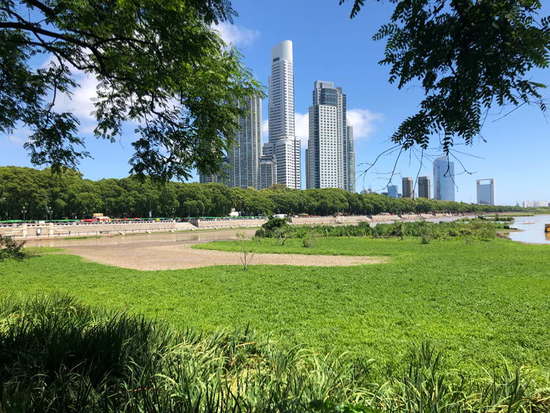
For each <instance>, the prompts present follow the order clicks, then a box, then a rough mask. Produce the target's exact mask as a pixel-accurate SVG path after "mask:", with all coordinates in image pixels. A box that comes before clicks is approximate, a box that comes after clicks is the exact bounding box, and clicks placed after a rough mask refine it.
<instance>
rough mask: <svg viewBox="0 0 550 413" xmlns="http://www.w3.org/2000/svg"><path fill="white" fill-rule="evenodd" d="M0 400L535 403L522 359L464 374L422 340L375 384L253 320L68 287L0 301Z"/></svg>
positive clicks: (458, 408) (325, 407) (221, 404)
mask: <svg viewBox="0 0 550 413" xmlns="http://www.w3.org/2000/svg"><path fill="white" fill-rule="evenodd" d="M0 382H1V392H0V411H2V412H11V411H18V412H23V411H33V412H61V411H63V412H96V411H97V412H100V411H101V412H354V411H356V412H442V413H446V412H449V413H451V412H457V413H458V412H543V411H547V410H544V409H548V408H549V407H550V404H549V399H548V397H547V395H546V398H545V395H544V394H543V393H538V392H537V391H536V390H535V389H534V387H533V384H532V383H531V382H530V381H529V380H528V378H526V376H525V375H524V372H522V371H521V370H509V369H508V368H506V367H504V368H503V369H502V371H501V372H500V373H498V374H492V375H488V376H487V378H486V380H481V381H479V380H476V381H473V380H468V379H467V378H466V376H461V375H460V374H458V373H454V372H452V370H449V369H448V368H447V366H444V361H443V356H442V354H441V353H439V352H437V351H436V350H435V349H433V348H432V347H431V346H430V345H428V344H423V345H421V346H419V347H417V348H416V349H413V350H411V352H410V354H409V356H408V357H407V359H405V360H403V363H402V365H400V366H397V367H395V368H394V369H392V370H391V371H390V370H388V373H387V377H385V378H384V379H383V380H382V381H380V380H379V382H380V384H378V383H377V382H376V381H375V378H374V376H373V375H372V370H371V362H370V361H365V360H350V359H348V358H346V357H345V356H340V357H337V356H335V355H325V356H321V355H318V354H314V353H313V352H310V351H308V350H306V349H303V348H293V349H282V348H280V347H279V346H277V345H276V344H274V343H272V342H269V341H267V340H261V339H259V338H257V337H255V336H254V334H252V333H251V332H250V331H248V330H244V331H241V332H235V333H231V334H229V333H223V332H222V333H216V334H204V333H198V332H194V331H191V330H188V331H183V332H176V331H173V330H171V329H170V328H168V327H166V326H164V325H162V324H159V323H156V322H151V321H148V320H145V319H144V318H142V317H139V316H132V315H128V314H113V313H108V312H105V311H102V310H97V309H92V308H90V307H87V306H84V305H81V304H79V303H78V302H76V301H75V300H74V299H72V298H69V297H66V296H50V297H45V296H43V297H36V298H31V299H28V300H26V301H21V300H17V299H6V300H4V301H3V302H2V303H1V304H0Z"/></svg>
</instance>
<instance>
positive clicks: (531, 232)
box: [510, 215, 550, 244]
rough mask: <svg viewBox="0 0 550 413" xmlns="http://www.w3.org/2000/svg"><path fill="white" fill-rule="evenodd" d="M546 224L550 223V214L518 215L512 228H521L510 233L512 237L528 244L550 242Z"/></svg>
mask: <svg viewBox="0 0 550 413" xmlns="http://www.w3.org/2000/svg"><path fill="white" fill-rule="evenodd" d="M544 224H550V215H535V216H532V217H516V218H515V219H514V223H513V224H512V225H511V226H512V228H515V229H519V231H517V232H511V233H510V239H511V240H513V241H518V242H526V243H528V244H550V233H545V232H544Z"/></svg>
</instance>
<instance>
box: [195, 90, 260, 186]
mask: <svg viewBox="0 0 550 413" xmlns="http://www.w3.org/2000/svg"><path fill="white" fill-rule="evenodd" d="M244 110H245V114H244V115H243V116H241V117H240V118H239V129H238V131H237V134H236V136H235V139H234V144H233V146H232V147H231V148H230V149H229V150H228V151H227V157H226V158H225V160H224V162H223V165H222V167H221V171H220V173H219V174H218V175H204V174H199V176H200V182H201V183H210V182H216V183H223V184H225V185H228V186H237V187H241V188H248V187H252V188H259V187H260V169H259V163H260V144H261V127H262V101H261V99H260V97H259V96H253V97H250V98H248V99H247V100H246V102H245V104H244Z"/></svg>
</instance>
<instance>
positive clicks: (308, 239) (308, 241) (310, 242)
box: [302, 235, 315, 248]
mask: <svg viewBox="0 0 550 413" xmlns="http://www.w3.org/2000/svg"><path fill="white" fill-rule="evenodd" d="M302 245H303V246H304V248H313V247H314V246H315V239H314V238H313V237H312V236H311V235H306V236H305V237H304V238H302Z"/></svg>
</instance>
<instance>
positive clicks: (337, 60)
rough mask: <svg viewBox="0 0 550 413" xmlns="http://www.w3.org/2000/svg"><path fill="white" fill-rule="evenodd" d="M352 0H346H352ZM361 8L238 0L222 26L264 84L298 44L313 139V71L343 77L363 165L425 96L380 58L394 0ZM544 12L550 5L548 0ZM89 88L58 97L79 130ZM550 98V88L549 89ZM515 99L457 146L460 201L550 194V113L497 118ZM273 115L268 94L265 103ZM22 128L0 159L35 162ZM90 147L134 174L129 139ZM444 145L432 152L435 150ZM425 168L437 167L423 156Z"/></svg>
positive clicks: (302, 106)
mask: <svg viewBox="0 0 550 413" xmlns="http://www.w3.org/2000/svg"><path fill="white" fill-rule="evenodd" d="M349 1H351V0H348V2H349ZM366 4H367V5H366V7H365V9H364V10H363V12H362V13H361V14H360V15H359V16H358V17H357V18H356V19H354V20H350V19H349V7H350V5H349V4H348V5H346V6H338V0H299V1H296V0H294V1H289V0H279V1H277V2H268V1H251V0H233V5H234V7H235V9H236V10H237V11H238V13H239V17H237V18H236V19H235V22H234V25H223V26H222V27H220V28H219V30H220V31H221V32H222V33H223V35H224V37H225V38H226V39H227V40H229V41H231V42H232V43H233V44H234V45H235V46H236V47H237V48H239V49H240V51H241V52H242V54H243V57H244V61H245V64H246V65H247V66H248V67H249V68H250V69H251V70H252V72H253V73H254V75H255V76H256V77H257V79H258V80H260V81H261V82H262V83H264V84H266V83H267V77H268V75H269V70H270V55H271V48H272V47H273V45H275V44H276V43H278V42H280V41H282V40H292V41H293V43H294V70H295V93H296V112H297V115H296V121H297V134H298V135H299V136H300V137H302V138H303V139H304V142H303V144H304V145H305V144H306V142H307V138H306V136H307V117H306V113H307V111H308V107H309V105H310V103H311V92H312V87H313V82H314V81H315V80H329V81H334V82H336V84H337V85H339V86H341V87H342V88H343V89H344V91H345V93H347V95H348V108H349V109H350V114H349V118H350V120H351V122H352V123H353V124H354V125H355V128H356V152H357V171H358V175H359V172H361V171H363V170H365V168H366V164H367V163H370V162H372V161H373V160H374V159H375V158H376V157H377V155H378V154H380V153H381V152H382V151H384V150H385V149H388V148H389V147H390V146H391V143H390V142H389V137H390V136H391V134H392V133H393V131H394V130H395V129H396V128H397V126H398V125H399V123H400V122H401V121H402V120H403V119H404V118H405V117H406V116H408V115H410V114H413V113H415V112H416V108H417V104H418V102H419V101H420V99H421V97H422V91H421V89H420V88H419V86H418V85H410V86H408V87H407V88H406V89H403V90H398V89H397V88H396V87H395V86H394V85H390V84H389V83H388V68H387V67H384V66H380V65H378V63H377V62H378V60H380V59H381V57H382V55H383V50H384V43H383V42H374V41H373V40H371V36H372V34H373V33H374V32H375V31H376V29H377V27H378V26H379V25H380V24H381V23H383V22H385V21H386V20H387V18H388V15H389V13H390V12H391V9H390V6H389V5H388V4H387V2H367V3H366ZM544 14H547V15H548V14H550V7H549V6H548V5H547V6H546V7H545V10H544ZM81 78H82V79H81V80H82V84H83V88H82V90H80V91H78V92H77V93H75V96H74V97H73V100H72V101H71V100H69V99H66V100H65V101H63V102H61V105H63V106H64V107H65V108H69V109H71V110H74V111H75V112H76V113H77V114H78V115H79V116H80V118H81V119H82V131H83V133H87V132H89V131H90V130H91V127H92V125H93V118H92V117H91V116H90V113H89V108H90V103H89V99H90V98H91V97H93V95H94V85H95V84H94V81H93V79H89V78H85V77H81ZM532 79H534V80H537V81H540V82H543V83H546V84H548V85H550V70H546V71H539V72H533V73H532ZM545 95H546V97H547V98H550V90H547V91H546V92H545ZM510 110H511V108H503V109H500V108H494V110H493V111H492V112H491V113H490V114H489V117H488V120H487V122H486V123H485V127H484V129H483V132H482V134H483V137H484V138H485V139H486V140H487V142H486V143H484V142H483V141H482V140H481V139H478V140H477V142H476V144H475V145H473V146H471V147H463V146H460V147H457V148H456V149H457V152H456V153H455V155H456V156H457V157H458V158H459V159H460V161H461V162H462V163H463V164H464V167H465V168H466V170H467V171H468V172H471V173H473V174H472V175H470V174H467V173H465V172H464V169H463V168H462V167H461V166H460V165H459V164H458V162H455V163H456V165H455V169H456V171H457V177H456V184H457V187H458V191H457V200H461V201H466V202H475V180H476V179H479V178H495V179H496V202H497V203H500V204H515V203H516V201H522V200H550V113H549V114H547V115H546V118H545V116H544V115H543V114H541V113H540V111H538V110H537V108H535V107H523V108H521V109H519V110H517V111H515V112H513V113H512V114H510V115H509V116H507V117H505V118H503V119H500V120H499V118H500V117H502V116H503V115H504V114H506V113H507V112H508V111H510ZM264 119H267V101H265V102H264ZM25 133H26V131H25V130H18V131H15V132H14V134H12V135H10V136H9V137H8V139H5V138H1V139H0V164H1V165H21V166H30V164H29V161H28V157H27V155H26V152H25V150H24V149H23V148H22V142H24V138H25ZM88 150H89V151H90V152H91V153H92V155H93V156H94V159H91V160H85V161H84V162H83V163H82V164H81V171H82V172H83V173H84V175H85V176H86V177H87V178H91V179H100V178H105V177H123V176H126V175H127V173H128V169H129V166H128V158H129V156H130V152H131V138H130V137H128V138H126V139H124V138H122V139H121V140H120V141H119V142H117V143H114V144H110V143H108V142H104V141H96V140H95V139H90V140H89V141H88ZM437 152H438V151H437V148H434V151H432V152H431V154H432V155H436V154H437ZM396 156H397V154H396V153H394V154H390V155H388V156H385V157H383V158H381V160H380V161H379V163H377V165H376V166H375V167H374V168H372V169H371V170H370V171H369V173H367V174H366V175H364V176H361V177H359V176H358V180H357V189H358V190H361V189H363V188H372V189H373V190H376V191H380V190H382V189H383V188H384V187H385V186H386V184H387V183H388V179H389V172H390V171H391V170H392V168H393V165H394V163H395V161H396ZM419 167H420V162H419V160H418V159H417V154H416V153H405V154H404V155H402V157H401V159H400V160H399V162H398V164H397V168H396V175H395V176H394V178H393V183H400V180H401V176H416V175H417V173H418V170H419ZM420 174H421V175H430V176H431V175H432V166H431V161H430V160H429V158H428V159H425V161H424V163H423V168H422V170H421V172H420Z"/></svg>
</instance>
